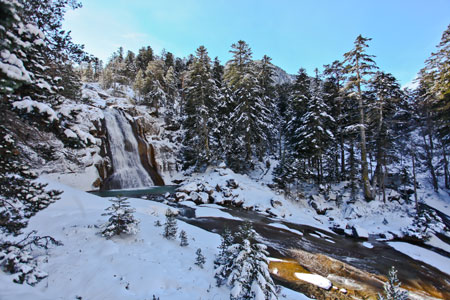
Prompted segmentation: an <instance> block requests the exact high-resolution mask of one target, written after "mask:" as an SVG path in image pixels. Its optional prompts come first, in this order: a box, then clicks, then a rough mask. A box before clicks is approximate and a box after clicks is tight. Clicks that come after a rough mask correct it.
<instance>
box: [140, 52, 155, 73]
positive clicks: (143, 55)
mask: <svg viewBox="0 0 450 300" xmlns="http://www.w3.org/2000/svg"><path fill="white" fill-rule="evenodd" d="M152 60H154V57H153V49H152V47H150V46H147V48H145V47H142V48H141V49H139V53H138V55H137V56H136V68H137V70H141V71H142V72H145V70H146V69H147V66H148V63H149V62H151V61H152Z"/></svg>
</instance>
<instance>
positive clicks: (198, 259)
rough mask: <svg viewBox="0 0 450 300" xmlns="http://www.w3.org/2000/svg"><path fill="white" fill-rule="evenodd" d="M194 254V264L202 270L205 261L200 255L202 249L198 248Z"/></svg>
mask: <svg viewBox="0 0 450 300" xmlns="http://www.w3.org/2000/svg"><path fill="white" fill-rule="evenodd" d="M195 254H196V255H197V256H196V258H195V264H196V265H197V266H199V267H200V268H202V269H203V265H204V264H205V262H206V259H205V257H204V256H203V254H202V249H200V248H198V249H197V251H196V252H195Z"/></svg>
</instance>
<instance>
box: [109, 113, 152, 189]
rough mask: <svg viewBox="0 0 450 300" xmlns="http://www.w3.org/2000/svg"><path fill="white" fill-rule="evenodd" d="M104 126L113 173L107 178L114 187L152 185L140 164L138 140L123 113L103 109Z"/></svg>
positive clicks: (124, 187)
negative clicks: (106, 129) (106, 131)
mask: <svg viewBox="0 0 450 300" xmlns="http://www.w3.org/2000/svg"><path fill="white" fill-rule="evenodd" d="M104 115H105V121H106V127H107V128H108V138H109V144H110V149H111V157H112V161H113V168H114V173H113V175H111V177H110V178H109V179H108V181H109V182H110V183H109V186H110V187H111V188H114V189H119V188H120V189H126V188H142V187H149V186H153V185H154V184H153V181H152V179H151V177H150V175H149V174H148V172H147V171H146V170H145V169H144V167H143V166H142V162H141V159H140V157H139V151H138V142H137V140H136V137H135V135H134V133H133V128H132V127H131V125H130V123H129V121H128V120H127V118H126V117H125V115H124V114H123V113H122V112H121V111H119V110H117V109H113V108H109V109H107V110H106V111H105V113H104Z"/></svg>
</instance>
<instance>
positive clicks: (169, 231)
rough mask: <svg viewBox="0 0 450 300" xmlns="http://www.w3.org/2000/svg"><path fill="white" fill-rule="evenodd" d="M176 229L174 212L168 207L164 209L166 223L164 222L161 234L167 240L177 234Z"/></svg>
mask: <svg viewBox="0 0 450 300" xmlns="http://www.w3.org/2000/svg"><path fill="white" fill-rule="evenodd" d="M177 229H178V228H177V219H176V218H175V213H174V212H173V211H171V210H170V208H169V209H167V211H166V223H165V224H164V233H163V236H164V237H165V238H166V239H168V240H174V239H175V238H176V236H177Z"/></svg>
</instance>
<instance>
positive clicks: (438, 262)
mask: <svg viewBox="0 0 450 300" xmlns="http://www.w3.org/2000/svg"><path fill="white" fill-rule="evenodd" d="M388 244H389V246H391V247H392V248H394V249H395V250H397V251H399V252H402V253H404V254H406V255H408V256H409V257H411V258H413V259H415V260H420V261H423V262H424V263H426V264H429V265H430V266H433V267H435V268H436V269H438V270H441V271H442V272H445V273H447V274H450V258H448V257H444V256H442V255H439V254H437V253H435V252H433V251H430V250H427V249H424V248H422V247H419V246H415V245H412V244H408V243H403V242H389V243H388Z"/></svg>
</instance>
